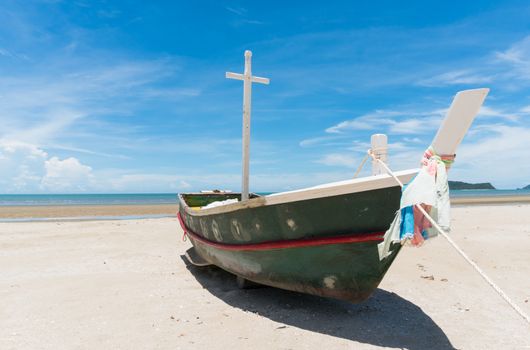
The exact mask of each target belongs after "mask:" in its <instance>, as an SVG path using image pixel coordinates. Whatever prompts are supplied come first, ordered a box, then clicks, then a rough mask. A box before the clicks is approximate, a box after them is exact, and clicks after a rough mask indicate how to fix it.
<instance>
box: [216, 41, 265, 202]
mask: <svg viewBox="0 0 530 350" xmlns="http://www.w3.org/2000/svg"><path fill="white" fill-rule="evenodd" d="M226 77H227V78H228V79H237V80H243V174H242V175H243V178H242V184H241V201H245V200H247V199H248V191H249V189H248V187H249V186H248V176H249V175H248V174H249V148H250V106H251V95H252V83H260V84H266V85H268V84H269V79H267V78H260V77H253V76H252V52H251V51H249V50H246V51H245V72H244V73H243V74H238V73H231V72H226Z"/></svg>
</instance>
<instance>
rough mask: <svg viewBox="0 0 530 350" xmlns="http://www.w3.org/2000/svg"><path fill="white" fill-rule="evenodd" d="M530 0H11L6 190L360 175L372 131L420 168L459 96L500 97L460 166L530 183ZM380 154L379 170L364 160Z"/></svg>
mask: <svg viewBox="0 0 530 350" xmlns="http://www.w3.org/2000/svg"><path fill="white" fill-rule="evenodd" d="M528 18H530V5H529V4H528V3H527V2H525V1H480V2H479V1H475V2H452V1H444V2H425V1H416V2H414V1H410V2H407V3H406V5H404V3H403V2H395V1H379V2H370V3H369V4H368V3H365V4H362V3H359V4H356V3H354V2H350V1H344V2H340V1H336V2H326V3H323V2H307V1H304V2H285V1H283V2H274V1H268V2H260V3H257V2H250V1H226V2H223V1H193V2H192V1H181V2H179V1H85V0H79V1H52V0H48V1H44V0H42V1H9V0H7V1H2V2H1V3H0V23H2V25H1V26H0V122H1V127H0V174H1V176H0V193H70V192H181V191H191V190H200V189H208V188H223V189H234V190H237V189H239V187H240V166H241V145H240V142H241V100H242V86H241V85H242V84H241V82H240V81H234V80H227V79H225V77H224V74H225V72H226V71H233V72H242V70H243V52H244V50H246V49H250V50H252V51H253V53H254V56H253V72H254V74H256V75H259V76H264V77H268V78H270V79H271V84H270V85H269V86H264V85H255V86H254V89H253V111H252V113H253V115H252V117H253V119H252V144H251V159H252V162H251V190H253V191H282V190H288V189H295V188H301V187H306V186H310V185H316V184H319V183H323V182H329V181H336V180H343V179H347V178H349V177H351V176H352V175H353V173H354V172H355V169H356V167H357V165H358V163H359V162H360V161H361V159H362V158H363V156H364V154H365V152H366V149H367V148H368V142H369V137H370V135H371V134H373V133H377V132H383V133H387V134H388V135H389V141H390V164H391V166H392V167H393V168H394V169H396V170H399V169H407V168H412V167H416V166H417V164H418V161H419V159H420V157H421V154H422V152H423V150H424V149H425V148H426V147H427V146H428V145H429V143H430V142H431V140H432V138H433V136H434V134H435V132H436V129H437V127H438V125H439V123H440V121H441V119H442V117H443V116H444V113H445V111H446V109H447V108H448V107H449V105H450V103H451V100H452V97H453V96H454V94H455V93H456V92H457V91H459V90H463V89H467V88H477V87H489V88H491V92H490V95H489V97H488V99H487V101H486V104H485V106H484V107H483V109H482V111H481V113H480V115H479V117H478V118H477V119H476V120H475V123H474V125H473V127H472V129H471V130H470V133H469V134H468V135H467V137H466V139H465V140H464V143H463V144H462V146H461V148H460V149H459V152H458V154H457V161H456V163H455V165H454V167H453V169H452V171H451V174H450V178H451V179H453V180H463V181H469V182H485V181H490V182H492V183H493V184H494V185H495V186H497V187H499V188H515V187H521V186H525V185H527V184H530V154H529V153H528V152H527V148H528V146H529V145H530V90H529V88H530V21H528ZM368 168H369V167H367V169H366V172H364V174H367V171H368V170H369V169H368Z"/></svg>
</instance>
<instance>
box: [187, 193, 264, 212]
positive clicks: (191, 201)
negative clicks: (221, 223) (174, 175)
mask: <svg viewBox="0 0 530 350" xmlns="http://www.w3.org/2000/svg"><path fill="white" fill-rule="evenodd" d="M181 196H182V198H183V199H184V202H185V203H186V204H187V205H188V207H190V208H191V209H194V210H200V209H201V208H202V207H206V206H208V205H209V204H211V203H214V202H224V201H228V200H234V202H235V201H238V202H239V201H241V193H226V192H218V193H216V192H212V193H186V194H181ZM257 197H260V196H259V195H257V194H255V193H250V194H249V198H250V199H252V198H257Z"/></svg>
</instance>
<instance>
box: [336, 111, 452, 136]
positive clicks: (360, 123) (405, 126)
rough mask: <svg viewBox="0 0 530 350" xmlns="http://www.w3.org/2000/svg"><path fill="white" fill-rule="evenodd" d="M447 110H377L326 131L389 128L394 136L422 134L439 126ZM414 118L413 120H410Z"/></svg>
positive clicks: (337, 131) (341, 131)
mask: <svg viewBox="0 0 530 350" xmlns="http://www.w3.org/2000/svg"><path fill="white" fill-rule="evenodd" d="M443 114H445V110H430V111H424V112H416V111H414V112H413V111H408V110H404V111H395V110H376V111H374V112H373V113H368V114H365V115H362V116H360V117H357V118H354V119H351V120H345V121H342V122H340V123H338V124H336V125H334V126H332V127H329V128H327V129H326V130H325V131H326V132H327V133H331V134H337V133H344V132H346V131H355V130H378V131H379V130H382V129H383V128H387V129H388V131H389V132H390V133H394V134H422V133H424V132H425V131H428V130H431V129H433V128H435V127H436V125H438V124H439V123H440V121H441V119H442V116H443ZM410 117H413V118H410Z"/></svg>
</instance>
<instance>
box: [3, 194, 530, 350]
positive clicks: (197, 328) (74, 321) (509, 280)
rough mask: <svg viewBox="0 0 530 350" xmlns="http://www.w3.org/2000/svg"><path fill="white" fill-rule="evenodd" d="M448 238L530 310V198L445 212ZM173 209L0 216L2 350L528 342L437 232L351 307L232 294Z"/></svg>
mask: <svg viewBox="0 0 530 350" xmlns="http://www.w3.org/2000/svg"><path fill="white" fill-rule="evenodd" d="M452 214H453V231H452V233H451V235H452V237H453V238H454V239H455V240H456V241H457V243H458V244H459V245H460V246H461V247H462V248H463V249H464V250H465V251H466V252H467V253H468V254H469V255H470V256H471V258H472V259H473V260H474V261H475V262H477V264H479V265H480V266H481V267H482V268H483V269H484V270H485V271H486V272H487V273H488V274H489V275H490V277H491V278H492V279H493V280H494V281H496V282H497V283H498V284H499V285H500V286H501V287H502V288H503V289H504V290H505V292H506V293H507V294H508V295H509V296H510V297H511V298H512V299H513V300H514V301H515V302H516V303H517V304H518V305H520V306H521V308H522V309H523V310H524V311H525V312H527V313H530V302H529V299H530V278H528V276H530V264H529V262H530V205H528V204H526V205H522V204H521V205H497V206H492V205H480V206H462V207H456V208H453V211H452ZM181 237H182V231H181V230H180V228H179V224H178V222H177V219H176V218H163V219H146V220H124V221H123V220H122V221H84V222H28V223H0V315H1V317H0V348H1V349H230V348H232V349H380V348H394V349H401V348H406V349H422V350H423V349H452V348H458V349H527V348H529V347H530V327H529V326H528V324H526V323H524V321H523V320H522V319H521V318H520V317H519V316H518V315H517V314H515V313H514V312H513V311H512V310H511V309H510V308H509V307H508V306H507V305H506V304H505V302H504V301H503V300H502V299H501V298H500V297H499V296H498V295H497V294H496V293H495V292H494V291H493V290H492V289H491V288H490V287H489V286H488V285H487V284H486V283H485V282H484V281H483V280H482V279H481V278H480V277H479V276H478V275H477V274H476V273H475V272H474V270H472V268H471V267H469V266H468V265H467V264H466V263H465V262H464V260H463V259H462V258H460V256H459V255H457V253H456V252H455V251H453V250H452V248H451V247H450V246H449V245H448V243H447V242H445V241H444V239H443V238H441V237H439V238H436V239H433V240H430V241H428V242H427V243H426V244H425V245H424V246H423V247H421V248H412V247H404V249H403V250H402V252H401V253H400V255H399V256H398V257H397V259H396V261H395V263H394V264H393V266H392V267H391V268H390V271H389V272H388V274H387V276H386V277H385V279H384V280H383V283H382V284H381V286H380V288H379V289H378V291H377V292H376V293H375V294H374V295H373V297H372V298H370V299H369V300H368V301H366V302H365V303H362V304H358V305H352V304H349V303H346V302H341V301H335V300H331V299H323V298H318V297H312V296H308V295H303V294H298V293H292V292H287V291H283V290H279V289H273V288H258V289H250V290H239V289H238V288H237V287H236V283H235V279H234V277H233V276H231V275H229V274H228V273H225V272H223V271H221V270H219V269H216V268H208V267H207V268H196V267H189V266H187V265H186V264H185V263H184V261H183V260H182V259H181V255H182V254H184V252H185V251H186V249H187V248H189V246H190V244H189V242H183V241H182V240H181Z"/></svg>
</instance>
